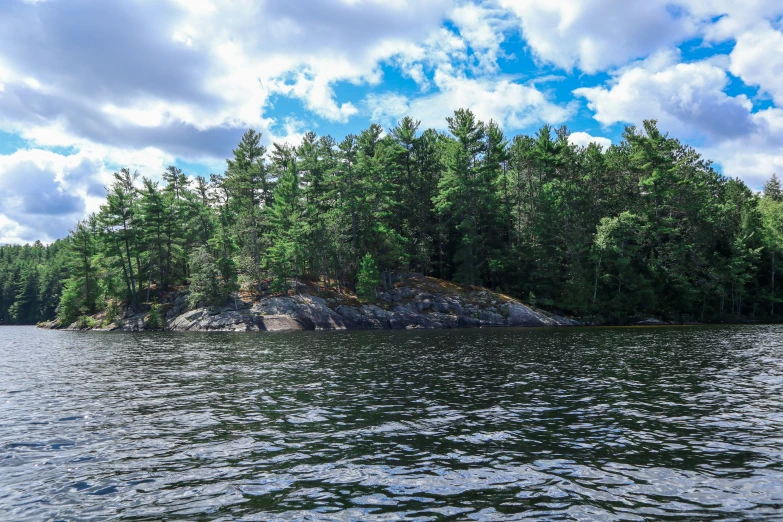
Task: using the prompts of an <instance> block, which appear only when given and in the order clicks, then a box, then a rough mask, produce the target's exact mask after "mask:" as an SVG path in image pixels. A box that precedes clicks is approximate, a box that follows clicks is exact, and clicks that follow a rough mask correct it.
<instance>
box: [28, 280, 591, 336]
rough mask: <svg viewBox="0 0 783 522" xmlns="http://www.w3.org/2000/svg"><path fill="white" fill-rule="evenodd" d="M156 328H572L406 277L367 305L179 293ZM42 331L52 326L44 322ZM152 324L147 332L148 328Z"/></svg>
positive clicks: (472, 290) (475, 293) (164, 303)
mask: <svg viewBox="0 0 783 522" xmlns="http://www.w3.org/2000/svg"><path fill="white" fill-rule="evenodd" d="M158 301H159V308H158V310H159V312H158V313H159V314H160V315H161V316H162V323H163V324H162V326H163V329H164V330H170V331H180V332H185V331H190V332H192V331H200V332H204V331H255V332H261V331H270V332H271V331H283V330H348V329H365V330H371V329H375V330H380V329H393V330H402V329H411V328H428V329H434V328H465V327H501V326H578V325H579V324H580V323H579V322H578V321H575V320H573V319H569V318H566V317H560V316H556V315H551V314H547V313H545V312H542V311H540V310H536V309H534V308H531V307H529V306H526V305H525V304H523V303H521V302H520V301H517V300H515V299H512V298H510V297H508V296H506V295H503V294H499V293H496V292H493V291H490V290H488V289H485V288H479V287H469V286H462V285H458V284H455V283H451V282H448V281H443V280H439V279H435V278H431V277H425V276H422V275H419V274H410V275H408V276H406V277H404V278H402V280H401V281H399V282H397V283H396V284H395V286H394V288H392V289H389V290H388V291H385V292H381V293H379V295H378V298H377V299H375V300H373V301H372V302H361V301H359V300H358V299H356V298H355V297H352V296H345V295H341V294H340V295H334V294H328V293H324V294H322V295H318V294H317V293H302V294H300V295H295V296H272V297H262V298H260V299H257V300H240V299H235V300H232V302H230V303H227V304H226V306H219V307H215V306H212V307H197V308H195V309H189V308H188V306H187V291H182V292H170V293H168V294H166V295H164V296H161V297H159V299H158ZM41 326H43V327H48V328H58V327H59V326H58V325H57V324H56V323H54V322H52V323H45V324H42V325H41ZM153 326H154V327H153ZM160 326H161V325H151V321H150V311H149V310H146V311H143V312H140V313H136V314H132V313H130V312H129V311H126V312H125V313H123V314H121V317H119V318H118V319H116V320H114V321H111V322H107V321H106V320H105V316H103V314H96V315H95V316H93V317H92V318H91V320H88V321H77V322H75V323H73V324H72V325H69V326H68V327H66V328H65V329H68V330H88V329H89V330H103V331H112V330H121V331H140V330H147V329H160Z"/></svg>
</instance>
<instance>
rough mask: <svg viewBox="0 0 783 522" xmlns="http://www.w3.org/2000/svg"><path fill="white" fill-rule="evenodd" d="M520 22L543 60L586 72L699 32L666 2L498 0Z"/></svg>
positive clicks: (528, 40) (637, 55) (524, 33)
mask: <svg viewBox="0 0 783 522" xmlns="http://www.w3.org/2000/svg"><path fill="white" fill-rule="evenodd" d="M499 2H500V5H502V6H503V7H505V8H507V9H509V10H510V11H512V12H513V13H515V14H516V16H517V17H518V18H519V23H520V26H521V29H522V33H523V35H524V37H525V40H526V41H527V45H528V46H529V47H530V49H531V51H532V52H533V54H534V55H535V56H536V57H538V58H539V59H540V60H542V61H544V62H548V63H552V64H554V65H557V66H558V67H561V68H563V69H566V70H571V69H573V68H574V67H577V68H579V69H580V70H582V71H584V72H587V73H594V72H596V71H601V70H605V69H608V68H611V67H614V66H619V65H623V64H625V63H626V62H627V61H628V60H632V59H635V58H643V57H645V56H647V55H648V54H650V53H652V52H654V51H655V50H657V49H659V48H661V47H664V46H670V45H673V44H678V43H680V42H681V41H683V40H685V39H687V38H688V37H690V36H692V35H694V34H696V32H697V30H698V28H699V24H698V22H697V21H695V20H694V19H692V18H691V17H690V16H688V14H687V12H680V13H676V12H674V11H673V10H672V8H671V5H672V3H671V2H669V1H667V0H645V1H631V2H629V1H626V0H590V1H586V0H548V1H546V2H542V1H539V0H499Z"/></svg>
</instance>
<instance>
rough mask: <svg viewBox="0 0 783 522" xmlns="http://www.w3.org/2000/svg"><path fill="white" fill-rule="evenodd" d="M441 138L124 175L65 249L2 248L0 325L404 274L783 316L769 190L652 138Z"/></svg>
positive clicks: (369, 133)
mask: <svg viewBox="0 0 783 522" xmlns="http://www.w3.org/2000/svg"><path fill="white" fill-rule="evenodd" d="M447 123H448V132H445V133H440V132H437V131H435V130H432V129H427V130H423V131H420V129H419V122H418V121H416V120H414V119H412V118H409V117H406V118H403V119H402V120H401V121H400V122H399V124H398V125H397V126H396V127H394V128H392V129H389V130H388V131H387V132H384V129H383V128H382V127H381V126H380V125H377V124H373V125H371V126H370V127H369V128H368V129H366V130H364V131H362V132H361V133H360V134H359V135H353V134H351V135H348V136H346V137H345V138H344V139H342V140H341V141H339V142H338V141H336V140H335V139H334V138H333V137H331V136H320V137H319V136H317V135H316V134H315V133H313V132H309V133H307V134H305V136H304V138H303V139H302V142H301V143H300V144H299V145H298V146H291V145H287V144H277V143H275V144H274V145H273V146H272V148H271V150H269V151H267V150H266V148H265V147H264V146H262V145H261V135H260V134H258V133H256V132H255V131H253V130H249V131H248V132H246V133H245V134H244V136H243V137H242V140H241V142H240V143H239V144H238V146H237V147H236V149H235V150H234V151H233V157H232V158H231V159H229V160H227V166H226V170H225V172H224V173H222V174H213V175H211V176H210V178H209V179H206V178H204V177H195V178H192V177H188V176H186V175H185V174H184V173H183V172H182V171H181V170H180V169H178V168H176V167H173V166H172V167H168V169H167V170H166V172H165V173H163V176H162V182H160V183H159V182H156V181H153V180H152V179H149V178H146V177H139V176H138V174H137V173H132V172H130V171H129V170H128V169H122V170H121V171H120V172H118V173H116V174H115V175H114V181H113V183H112V184H111V185H110V186H109V187H107V194H106V202H105V204H104V205H103V206H102V207H101V209H100V211H99V212H97V213H96V214H94V215H92V216H90V217H89V218H87V219H86V220H84V221H82V222H80V223H78V224H76V226H75V227H74V228H73V230H72V231H71V234H70V235H69V236H68V237H67V238H66V239H64V240H61V241H56V242H55V243H53V244H51V245H49V246H44V245H41V244H40V243H36V244H35V245H32V246H4V247H0V302H1V303H2V308H0V318H1V319H2V320H3V321H4V322H5V323H31V322H35V321H38V320H42V319H48V318H52V317H54V316H55V314H57V315H58V316H59V317H60V320H61V321H63V322H69V321H72V320H75V319H76V318H77V317H79V316H82V315H85V314H90V313H94V312H96V311H98V310H100V309H103V308H105V307H106V306H107V304H109V303H115V304H116V303H118V302H123V303H125V304H127V306H129V307H130V308H131V309H137V308H138V307H139V306H140V304H141V303H144V302H150V301H154V299H155V295H156V292H157V291H160V290H166V289H169V288H171V287H172V286H176V285H185V284H189V285H190V287H191V302H192V304H194V305H195V304H196V303H197V302H202V303H222V302H225V301H226V299H227V298H228V297H229V295H231V293H233V292H235V291H237V290H238V289H240V288H241V289H244V290H245V291H248V292H251V293H255V294H259V295H260V294H263V293H270V292H287V291H289V289H290V288H296V282H297V280H299V279H301V278H307V279H308V280H309V281H311V282H315V284H316V285H317V287H318V289H319V291H327V290H328V291H333V292H343V291H345V290H351V291H355V290H357V289H358V290H359V293H360V294H362V295H365V296H367V295H369V294H371V293H372V292H371V289H372V287H373V286H376V285H377V287H380V288H382V287H388V285H390V284H392V274H393V273H394V272H398V271H416V272H421V273H424V274H428V275H432V276H435V277H439V278H444V279H449V280H454V281H457V282H460V283H464V284H470V285H484V286H488V287H490V288H493V289H499V290H502V291H504V292H506V293H508V294H511V295H514V296H517V297H521V298H522V299H523V300H529V301H534V302H535V303H536V305H537V306H541V307H544V308H549V309H553V310H557V311H559V312H561V313H567V314H573V315H577V316H591V315H600V316H603V317H604V318H605V319H606V320H610V321H611V320H618V321H619V320H622V319H623V318H627V317H632V316H640V315H656V316H661V317H664V318H670V319H692V320H698V321H722V320H736V319H739V318H751V317H752V318H756V319H758V320H770V319H778V318H779V317H780V314H781V313H783V306H778V302H779V301H781V298H783V292H782V289H781V288H780V287H781V285H780V282H779V281H778V280H777V279H778V278H777V277H776V276H777V272H778V270H779V265H781V262H780V257H781V251H783V190H782V189H781V185H780V182H779V181H778V179H777V177H776V176H774V175H773V177H772V178H771V179H770V180H769V181H768V182H767V185H766V186H765V190H764V192H763V194H761V195H760V194H756V193H755V192H754V191H752V190H751V189H749V188H748V187H747V186H746V185H745V184H744V183H743V182H742V181H741V180H739V179H730V178H727V177H724V176H722V175H721V174H719V173H718V172H716V171H715V170H714V169H713V168H712V167H711V165H710V162H709V161H706V160H704V159H702V158H701V157H700V156H699V154H697V153H696V152H695V151H694V149H692V148H691V147H689V146H687V145H685V144H682V143H680V142H679V141H678V140H676V139H674V138H671V137H669V136H668V135H667V134H664V133H662V132H661V131H659V129H658V128H657V125H656V122H655V121H646V122H644V125H643V127H642V128H635V127H627V128H626V130H625V132H624V134H623V139H622V142H620V143H618V144H616V145H612V146H610V147H609V148H608V149H605V150H604V149H602V148H601V147H600V146H598V145H596V144H590V145H589V146H587V147H579V146H575V145H572V144H570V143H569V141H568V134H569V133H568V130H567V129H566V128H565V127H561V128H557V129H555V128H552V127H550V126H548V125H545V126H543V127H542V128H541V129H540V130H539V131H538V132H537V133H536V134H535V135H533V136H526V135H520V136H514V137H513V138H510V139H509V138H507V137H506V136H505V135H504V133H503V131H502V130H501V128H500V127H499V125H498V124H497V123H495V122H493V121H490V122H488V123H484V122H482V121H479V120H478V119H477V118H476V117H475V115H474V114H473V113H472V112H471V111H470V110H463V109H460V110H458V111H456V112H455V113H454V115H453V116H452V117H449V118H447Z"/></svg>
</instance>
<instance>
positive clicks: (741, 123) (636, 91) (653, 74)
mask: <svg viewBox="0 0 783 522" xmlns="http://www.w3.org/2000/svg"><path fill="white" fill-rule="evenodd" d="M728 82H729V78H728V76H727V74H726V72H725V71H724V70H723V69H722V68H720V67H718V66H717V65H715V63H714V61H701V62H693V63H679V53H677V52H674V51H661V52H659V53H656V54H654V55H653V56H651V57H650V58H648V59H646V60H643V61H640V62H636V63H634V64H632V65H630V66H628V67H626V68H623V69H621V70H619V71H618V72H617V73H616V74H615V76H614V77H613V78H612V80H611V81H610V82H609V85H608V86H607V87H589V88H579V89H576V90H574V94H576V95H577V96H582V97H584V98H586V99H587V105H588V107H589V108H590V109H591V110H592V111H594V112H595V119H596V120H598V121H599V122H601V123H602V124H604V125H611V124H613V123H617V122H623V123H635V124H638V123H640V122H641V121H642V120H645V119H655V120H658V121H659V123H660V125H661V127H662V128H665V129H667V130H670V131H672V132H675V133H677V134H678V136H681V137H686V138H692V137H695V136H698V135H707V136H710V137H712V138H714V139H726V138H729V137H733V136H737V135H744V134H747V133H748V132H751V131H752V130H753V128H754V122H753V120H752V118H751V117H750V111H751V109H752V104H751V102H750V100H748V98H747V97H746V96H745V95H738V96H729V95H727V94H726V93H725V92H724V89H725V88H726V86H727V85H728Z"/></svg>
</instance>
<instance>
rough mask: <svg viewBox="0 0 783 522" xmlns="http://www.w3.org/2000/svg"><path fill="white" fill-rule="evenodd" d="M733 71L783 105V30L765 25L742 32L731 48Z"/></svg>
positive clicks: (748, 83) (746, 82)
mask: <svg viewBox="0 0 783 522" xmlns="http://www.w3.org/2000/svg"><path fill="white" fill-rule="evenodd" d="M730 70H731V73H732V74H734V75H735V76H739V77H740V78H742V80H743V81H744V82H745V84H747V85H756V86H758V87H759V88H760V89H761V91H762V92H765V93H768V94H770V95H771V96H772V98H773V99H774V100H775V103H776V104H780V105H783V82H781V78H783V32H781V31H776V30H775V29H773V28H772V27H771V26H770V25H769V24H763V25H760V26H758V27H756V28H755V29H753V30H750V31H746V32H743V33H742V34H740V35H739V36H738V37H737V43H736V45H735V46H734V49H733V50H732V51H731V69H730Z"/></svg>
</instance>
